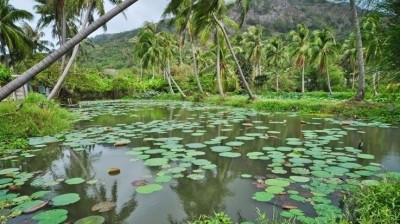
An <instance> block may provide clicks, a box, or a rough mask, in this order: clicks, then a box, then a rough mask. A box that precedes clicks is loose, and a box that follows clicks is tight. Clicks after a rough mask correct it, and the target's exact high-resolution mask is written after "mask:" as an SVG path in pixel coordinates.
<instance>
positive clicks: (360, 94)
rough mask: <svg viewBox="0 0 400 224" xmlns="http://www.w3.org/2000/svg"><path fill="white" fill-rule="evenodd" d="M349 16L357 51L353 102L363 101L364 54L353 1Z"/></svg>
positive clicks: (353, 0)
mask: <svg viewBox="0 0 400 224" xmlns="http://www.w3.org/2000/svg"><path fill="white" fill-rule="evenodd" d="M350 8H351V16H352V22H353V27H354V32H355V34H356V49H357V62H358V88H357V93H356V95H355V97H354V99H355V100H364V97H365V65H364V53H363V44H362V37H361V31H360V24H359V21H358V15H357V7H356V3H355V0H350Z"/></svg>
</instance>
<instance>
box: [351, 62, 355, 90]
mask: <svg viewBox="0 0 400 224" xmlns="http://www.w3.org/2000/svg"><path fill="white" fill-rule="evenodd" d="M355 84H356V66H355V65H353V83H352V85H351V89H354V86H355Z"/></svg>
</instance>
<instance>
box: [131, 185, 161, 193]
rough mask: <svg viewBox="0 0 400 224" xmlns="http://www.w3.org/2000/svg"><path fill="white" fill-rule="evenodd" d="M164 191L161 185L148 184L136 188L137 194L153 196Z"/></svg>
mask: <svg viewBox="0 0 400 224" xmlns="http://www.w3.org/2000/svg"><path fill="white" fill-rule="evenodd" d="M162 189H163V186H161V185H159V184H148V185H145V186H140V187H138V188H136V192H138V193H139V194H151V193H153V192H156V191H161V190H162Z"/></svg>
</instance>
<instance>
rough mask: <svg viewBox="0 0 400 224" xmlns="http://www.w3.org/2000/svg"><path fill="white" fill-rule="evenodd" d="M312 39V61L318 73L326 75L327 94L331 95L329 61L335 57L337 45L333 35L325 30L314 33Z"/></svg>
mask: <svg viewBox="0 0 400 224" xmlns="http://www.w3.org/2000/svg"><path fill="white" fill-rule="evenodd" d="M314 38H315V39H314V43H313V45H314V46H313V58H312V61H314V62H315V63H316V65H317V67H318V71H319V72H320V73H322V74H325V75H326V80H327V85H328V91H329V94H332V88H331V79H330V76H329V66H330V61H329V60H331V59H332V57H334V56H336V54H337V44H336V41H335V38H334V37H333V34H332V33H331V32H330V31H329V30H327V29H322V30H316V31H314Z"/></svg>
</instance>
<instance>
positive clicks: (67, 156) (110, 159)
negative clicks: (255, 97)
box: [0, 101, 400, 224]
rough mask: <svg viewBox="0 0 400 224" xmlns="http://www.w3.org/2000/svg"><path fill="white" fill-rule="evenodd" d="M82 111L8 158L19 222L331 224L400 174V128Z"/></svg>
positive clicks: (95, 105)
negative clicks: (260, 223)
mask: <svg viewBox="0 0 400 224" xmlns="http://www.w3.org/2000/svg"><path fill="white" fill-rule="evenodd" d="M82 105H83V107H82V108H79V109H75V110H74V112H75V113H77V114H78V118H79V121H77V122H76V125H75V130H73V131H71V132H69V133H64V134H58V135H55V136H46V137H43V138H32V139H30V144H31V146H32V149H31V150H28V151H20V150H14V151H10V152H8V153H7V154H4V155H2V159H1V170H0V202H9V203H13V206H14V207H12V211H25V212H27V214H23V215H21V216H18V217H16V218H14V219H11V220H10V221H9V223H35V222H32V218H33V219H34V220H36V221H37V222H39V223H62V222H64V221H65V220H67V221H69V222H71V223H73V222H75V221H76V220H78V219H81V218H84V217H87V216H94V217H93V218H94V219H96V218H97V220H98V221H99V222H98V223H102V222H103V221H104V219H105V223H113V224H114V223H115V224H117V223H141V224H143V223H159V224H162V223H186V222H188V221H190V220H194V219H196V218H198V217H199V216H200V215H213V214H214V212H220V211H224V212H225V213H226V214H228V215H229V216H230V217H232V219H233V220H235V222H239V223H240V222H245V221H249V222H255V223H256V219H257V209H259V210H260V211H261V212H262V213H265V214H267V216H268V217H283V218H291V217H296V220H298V221H299V222H300V223H313V222H314V220H318V221H320V222H319V223H321V221H324V220H329V219H330V218H331V217H332V216H334V215H339V214H340V213H341V212H342V209H343V202H342V201H341V200H340V199H341V196H342V195H343V192H345V191H347V190H351V189H357V188H358V186H360V185H372V184H376V182H377V181H376V180H375V179H377V178H379V177H378V176H382V175H387V174H388V172H391V171H396V172H397V171H400V141H399V136H400V129H398V128H395V127H391V126H390V125H388V124H383V123H379V122H362V121H358V120H335V119H332V118H321V117H317V116H298V115H296V114H279V113H276V114H274V113H262V112H256V111H252V110H249V109H234V108H226V107H214V106H204V105H200V104H195V103H188V102H169V101H167V102H161V101H99V102H86V103H83V104H82ZM361 142H362V147H358V146H359V144H360V143H361ZM112 168H116V169H115V170H114V172H113V170H110V169H112ZM377 175H378V176H377ZM19 186H20V187H19ZM1 189H3V190H1ZM7 189H9V190H7ZM35 192H36V193H35ZM34 193H35V194H34ZM32 194H34V195H33V197H32ZM28 196H29V197H28ZM32 200H33V201H32ZM47 201H50V203H49V204H46V203H47ZM99 203H100V204H99ZM95 205H96V206H95ZM15 206H19V207H15ZM40 206H43V208H42V209H40V210H38V211H36V212H33V213H29V212H30V211H29V209H30V208H32V207H33V209H32V210H36V209H37V208H36V207H40ZM94 206H95V207H97V208H93V207H94ZM54 209H56V210H54ZM93 209H95V211H93ZM99 209H100V211H98V210H99ZM26 210H28V211H26ZM0 211H1V212H3V214H4V213H5V214H8V213H9V212H10V211H9V210H0ZM43 211H50V212H49V213H47V214H45V215H43V214H42V217H41V216H40V215H38V214H39V213H41V212H43ZM67 213H68V214H67ZM99 216H100V217H99ZM43 217H44V218H43ZM55 217H58V218H55ZM102 217H103V218H102ZM40 220H41V222H40ZM77 223H79V222H77Z"/></svg>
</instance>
